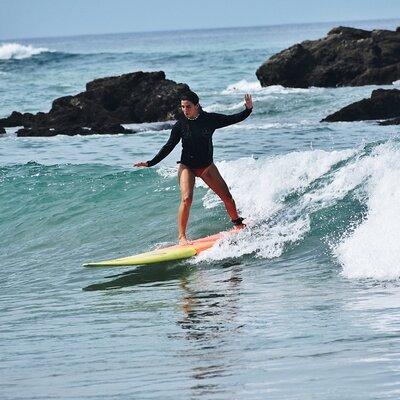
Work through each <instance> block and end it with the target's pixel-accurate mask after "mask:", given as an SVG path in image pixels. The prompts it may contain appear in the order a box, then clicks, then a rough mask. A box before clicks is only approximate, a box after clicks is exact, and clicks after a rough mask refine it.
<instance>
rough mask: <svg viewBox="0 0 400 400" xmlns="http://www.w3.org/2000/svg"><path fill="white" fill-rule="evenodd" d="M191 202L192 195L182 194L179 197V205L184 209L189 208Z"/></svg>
mask: <svg viewBox="0 0 400 400" xmlns="http://www.w3.org/2000/svg"><path fill="white" fill-rule="evenodd" d="M192 201H193V195H192V194H184V195H182V197H181V204H183V205H184V206H186V207H190V206H191V204H192Z"/></svg>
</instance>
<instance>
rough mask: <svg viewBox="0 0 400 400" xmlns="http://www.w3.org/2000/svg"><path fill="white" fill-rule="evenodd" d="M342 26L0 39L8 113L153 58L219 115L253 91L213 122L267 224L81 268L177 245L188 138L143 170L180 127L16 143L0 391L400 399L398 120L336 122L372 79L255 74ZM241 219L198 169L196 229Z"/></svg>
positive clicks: (239, 189) (37, 106) (4, 213)
mask: <svg viewBox="0 0 400 400" xmlns="http://www.w3.org/2000/svg"><path fill="white" fill-rule="evenodd" d="M335 25H337V24H333V23H332V24H314V25H296V26H289V25H287V26H276V27H260V28H246V29H244V28H241V29H222V30H205V31H185V32H168V33H146V34H124V35H107V36H84V37H75V38H53V39H34V40H33V39H32V40H29V39H26V40H19V41H18V42H14V44H12V45H10V44H6V43H0V93H1V96H2V100H3V101H2V104H1V106H0V117H3V116H7V115H8V114H9V113H10V112H11V111H12V110H19V111H31V112H37V111H40V110H41V111H46V110H47V109H49V107H50V106H51V101H52V100H53V99H54V98H55V97H59V96H62V95H67V94H73V93H76V92H78V91H81V90H84V85H85V83H86V82H87V81H88V80H90V79H93V78H97V77H101V76H107V75H115V74H119V73H126V72H132V71H135V70H164V71H166V74H167V77H168V78H170V79H174V80H176V81H179V82H186V83H188V84H189V85H190V86H191V87H192V88H193V89H194V90H196V91H197V92H198V93H199V94H200V96H201V100H202V104H203V107H204V108H205V109H206V110H210V111H217V112H224V113H231V112H235V111H239V110H240V109H241V107H242V98H243V95H244V93H246V92H251V93H252V94H253V98H254V100H255V108H254V112H253V114H252V116H251V117H250V118H249V119H248V120H246V121H245V122H244V123H241V124H238V125H235V126H232V127H228V128H224V129H222V130H220V131H217V132H216V134H215V136H214V138H215V159H216V161H217V165H218V167H219V169H220V170H221V173H222V175H223V176H224V177H225V179H226V180H227V182H228V184H229V186H230V187H231V190H232V193H233V195H234V197H235V199H236V202H237V204H238V206H239V208H240V209H241V213H242V214H243V215H244V216H246V217H247V220H248V225H249V229H248V230H247V231H242V232H241V233H240V234H239V236H238V238H237V239H235V240H232V239H231V240H230V241H229V240H228V239H225V240H224V241H222V242H221V243H219V244H218V245H217V246H216V247H214V248H213V249H211V250H210V251H208V252H206V253H203V255H202V256H200V257H199V258H198V259H194V260H188V261H182V262H176V263H168V264H164V265H156V266H152V267H137V268H118V269H84V268H82V267H81V264H82V263H83V262H86V261H90V260H99V259H104V258H113V257H120V256H126V255H129V254H133V253H136V252H141V251H144V250H150V249H153V248H155V247H158V246H162V245H166V244H171V243H173V242H174V241H175V240H176V211H177V206H178V203H179V189H178V187H177V180H176V164H175V161H176V160H177V159H178V157H179V149H176V150H175V151H174V152H173V153H172V155H170V156H169V157H168V158H167V159H166V160H164V161H163V162H162V163H161V164H159V165H158V166H157V167H156V168H151V169H140V170H139V169H134V168H132V163H133V162H135V161H140V160H146V159H149V158H150V157H151V156H152V155H154V154H155V153H156V152H157V150H158V149H159V148H160V147H161V145H162V144H163V143H164V142H165V141H166V139H167V137H168V134H169V131H168V130H162V131H158V130H157V124H143V125H140V126H135V128H138V129H140V131H141V132H140V133H138V134H135V135H118V136H92V137H79V136H76V137H62V136H59V137H55V138H17V137H16V135H15V133H14V132H15V129H14V128H9V129H7V134H6V135H2V136H1V137H0V205H1V214H0V262H1V265H2V268H1V270H0V281H1V284H2V291H1V294H0V307H1V313H0V324H1V331H0V337H1V341H0V346H1V349H0V350H1V360H2V362H1V364H0V368H1V371H0V374H1V379H0V394H1V398H4V399H49V398H58V399H89V398H90V399H110V398H111V399H132V398H135V399H154V398H161V399H169V398H171V399H176V398H193V399H197V398H202V399H232V398H238V399H239V398H246V399H265V398H268V399H321V398H324V399H360V400H361V399H363V400H364V399H397V398H398V397H399V393H400V363H399V356H400V354H399V353H400V335H399V331H400V323H399V318H400V306H399V304H400V303H399V300H400V285H399V276H400V250H399V246H398V237H399V234H400V231H399V230H400V228H399V227H400V217H399V216H400V189H399V187H398V182H399V181H400V140H399V136H398V128H397V127H395V126H392V127H390V126H387V127H380V126H377V125H376V124H375V123H373V122H357V123H336V124H321V123H319V120H320V119H322V118H323V117H324V116H326V115H327V114H329V113H330V112H332V111H335V110H337V109H338V108H340V107H342V106H344V105H346V104H348V103H350V102H352V101H356V100H358V99H361V98H364V97H367V96H369V95H370V93H371V91H372V90H373V89H374V88H375V87H373V86H367V87H361V88H339V89H322V88H310V89H288V88H283V87H280V86H273V87H269V88H261V87H260V86H259V84H258V82H257V80H256V78H255V75H254V72H255V70H256V68H257V67H258V66H259V65H260V64H261V63H262V62H263V61H264V60H265V59H266V58H267V57H268V56H270V55H272V54H274V53H275V52H277V51H279V50H281V49H283V48H285V47H287V46H289V45H291V44H294V43H296V42H298V41H300V40H303V39H314V38H318V37H321V36H323V35H324V34H325V33H326V32H327V31H328V30H329V29H330V28H331V27H333V26H335ZM351 25H353V26H359V27H364V28H368V29H370V28H378V27H386V28H390V29H393V28H395V27H396V26H397V25H400V20H397V21H372V22H362V23H360V22H357V23H353V24H351ZM36 53H37V54H36ZM397 85H398V84H397V83H394V85H390V86H387V87H388V88H389V87H397ZM228 227H229V220H228V218H227V216H226V213H225V211H224V208H223V206H222V204H221V202H220V201H218V199H217V198H216V197H215V196H214V195H213V194H212V193H210V192H209V191H208V190H207V189H206V188H205V187H204V186H203V185H202V184H201V183H200V182H198V183H197V187H196V191H195V201H194V205H193V208H192V212H191V219H190V227H189V235H190V236H191V237H193V238H196V237H199V236H204V235H207V234H212V233H214V232H217V231H221V230H223V229H227V228H228Z"/></svg>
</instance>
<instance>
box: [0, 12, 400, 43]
mask: <svg viewBox="0 0 400 400" xmlns="http://www.w3.org/2000/svg"><path fill="white" fill-rule="evenodd" d="M396 20H399V21H400V17H396V18H376V19H349V20H332V21H319V22H317V21H315V22H297V23H293V22H287V23H281V24H271V25H243V26H240V25H239V26H237V25H236V26H220V27H212V28H192V29H161V30H148V31H123V32H104V33H80V34H73V35H55V36H32V37H20V38H0V40H1V41H7V42H10V41H16V40H31V39H34V40H38V39H62V38H75V37H85V36H113V35H128V34H135V33H136V34H151V33H175V32H196V31H212V30H224V29H249V28H269V27H278V26H287V25H292V26H296V25H297V26H298V25H323V24H331V23H346V22H373V21H396Z"/></svg>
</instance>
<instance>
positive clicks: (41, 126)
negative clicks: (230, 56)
mask: <svg viewBox="0 0 400 400" xmlns="http://www.w3.org/2000/svg"><path fill="white" fill-rule="evenodd" d="M188 90H190V89H189V86H187V85H186V84H182V83H180V84H177V83H175V82H174V81H171V80H168V79H166V78H165V73H164V72H162V71H160V72H141V71H139V72H134V73H131V74H125V75H121V76H116V77H108V78H101V79H96V80H94V81H91V82H89V83H87V85H86V91H85V92H82V93H79V94H77V95H75V96H64V97H60V98H58V99H55V100H54V101H53V104H52V107H51V109H50V111H49V112H48V113H42V112H40V113H37V114H36V115H33V114H28V113H26V114H21V113H18V112H13V113H12V114H11V115H10V116H9V117H8V118H4V119H2V120H0V126H24V129H20V130H19V131H18V136H55V135H58V134H65V135H74V134H90V133H97V134H116V133H132V131H131V130H127V129H125V128H124V127H122V126H121V124H129V123H142V122H160V121H169V120H172V119H176V118H177V117H178V115H179V113H180V104H179V103H180V97H181V95H182V94H183V93H185V92H187V91H188ZM78 128H80V129H78ZM88 128H91V129H88Z"/></svg>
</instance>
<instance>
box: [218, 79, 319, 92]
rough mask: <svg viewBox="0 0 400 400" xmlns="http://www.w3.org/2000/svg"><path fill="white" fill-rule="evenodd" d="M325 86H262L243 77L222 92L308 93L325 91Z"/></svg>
mask: <svg viewBox="0 0 400 400" xmlns="http://www.w3.org/2000/svg"><path fill="white" fill-rule="evenodd" d="M323 90H324V88H315V87H311V88H307V89H302V88H286V87H284V86H281V85H272V86H267V87H262V86H261V84H260V82H258V81H252V82H249V81H247V80H246V79H242V80H240V81H238V82H235V83H232V84H231V85H229V86H228V87H227V88H226V89H224V90H223V91H222V92H221V94H225V95H226V94H232V93H240V94H242V93H260V94H287V93H308V92H311V91H319V92H320V91H323Z"/></svg>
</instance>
